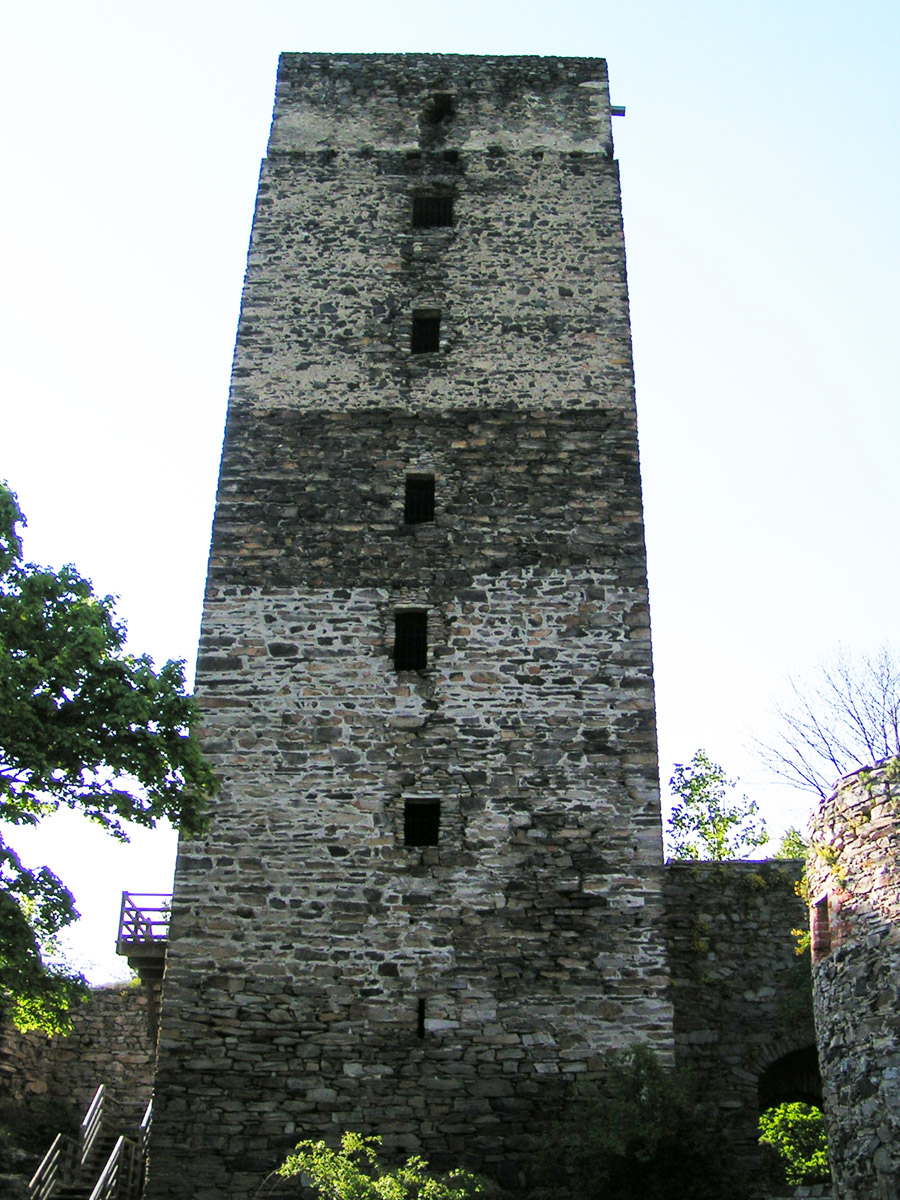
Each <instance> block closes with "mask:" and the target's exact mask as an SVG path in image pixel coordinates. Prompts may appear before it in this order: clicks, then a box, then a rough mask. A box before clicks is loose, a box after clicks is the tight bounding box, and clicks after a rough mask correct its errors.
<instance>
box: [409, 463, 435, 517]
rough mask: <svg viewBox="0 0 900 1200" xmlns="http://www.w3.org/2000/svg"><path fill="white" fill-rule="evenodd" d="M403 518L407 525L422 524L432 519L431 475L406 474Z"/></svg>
mask: <svg viewBox="0 0 900 1200" xmlns="http://www.w3.org/2000/svg"><path fill="white" fill-rule="evenodd" d="M403 520H404V522H405V524H407V525H422V524H423V523H424V522H425V521H433V520H434V476H433V475H407V477H406V496H405V498H404V502H403Z"/></svg>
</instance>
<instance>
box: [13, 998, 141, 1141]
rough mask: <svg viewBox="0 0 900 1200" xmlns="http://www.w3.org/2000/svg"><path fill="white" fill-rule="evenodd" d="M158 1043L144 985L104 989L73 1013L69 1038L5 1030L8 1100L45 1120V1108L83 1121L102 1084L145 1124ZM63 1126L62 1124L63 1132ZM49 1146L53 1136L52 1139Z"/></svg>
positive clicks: (128, 1115)
mask: <svg viewBox="0 0 900 1200" xmlns="http://www.w3.org/2000/svg"><path fill="white" fill-rule="evenodd" d="M154 1066H155V1054H154V1048H153V1046H152V1044H151V1040H150V1035H149V1033H148V1030H147V998H146V996H145V994H144V990H143V988H139V987H125V988H122V987H109V988H97V989H95V990H94V991H92V992H91V993H90V996H89V998H88V1000H87V1001H86V1002H85V1003H84V1004H80V1005H79V1006H78V1007H77V1008H76V1009H75V1011H74V1013H73V1030H72V1032H71V1033H70V1034H69V1035H68V1036H66V1037H53V1038H48V1037H46V1036H44V1034H39V1033H28V1034H22V1033H18V1032H16V1030H14V1029H4V1030H3V1031H2V1032H0V1099H2V1102H3V1103H4V1104H8V1105H13V1106H14V1107H15V1110H16V1112H17V1114H18V1117H21V1114H22V1113H23V1112H27V1113H29V1114H31V1115H32V1117H33V1119H34V1120H35V1121H36V1122H43V1120H44V1114H45V1112H47V1111H49V1112H52V1114H53V1118H54V1119H56V1118H57V1117H59V1118H60V1119H62V1120H64V1121H66V1122H67V1123H68V1132H71V1131H72V1130H73V1129H74V1128H76V1127H77V1125H78V1123H79V1121H80V1120H81V1118H82V1117H83V1116H84V1113H85V1111H86V1109H87V1106H88V1104H89V1103H90V1101H91V1098H92V1096H93V1095H94V1092H95V1091H96V1090H97V1087H98V1086H99V1084H101V1083H105V1084H106V1086H107V1093H108V1095H109V1097H110V1099H111V1101H112V1102H113V1103H115V1104H116V1105H117V1106H118V1110H119V1111H120V1112H121V1114H122V1118H123V1121H124V1127H125V1128H128V1129H130V1128H132V1127H133V1128H134V1130H135V1131H136V1130H137V1127H138V1125H139V1124H140V1120H141V1117H142V1116H143V1113H144V1109H145V1108H146V1107H147V1102H148V1101H149V1099H150V1096H151V1093H152V1090H153V1070H154ZM60 1131H61V1130H56V1132H60ZM48 1148H49V1142H48Z"/></svg>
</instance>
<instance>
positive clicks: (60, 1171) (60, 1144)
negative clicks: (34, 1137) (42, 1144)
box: [28, 1133, 78, 1200]
mask: <svg viewBox="0 0 900 1200" xmlns="http://www.w3.org/2000/svg"><path fill="white" fill-rule="evenodd" d="M77 1156H78V1143H77V1142H76V1141H75V1139H74V1138H71V1137H68V1136H67V1135H66V1134H64V1133H58V1134H57V1135H56V1137H55V1138H54V1139H53V1145H52V1146H51V1147H50V1149H49V1150H48V1151H47V1153H46V1154H45V1155H44V1157H43V1158H42V1159H41V1163H40V1166H39V1167H38V1169H37V1170H36V1171H35V1173H34V1175H33V1176H32V1177H31V1181H30V1183H29V1184H28V1195H29V1197H30V1200H48V1197H50V1196H51V1195H52V1194H53V1191H54V1189H55V1187H56V1186H57V1184H58V1183H62V1182H64V1181H67V1180H68V1179H70V1178H71V1176H72V1174H73V1170H72V1167H73V1164H74V1162H75V1159H76V1158H77Z"/></svg>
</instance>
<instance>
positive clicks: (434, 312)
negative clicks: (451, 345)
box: [409, 308, 441, 354]
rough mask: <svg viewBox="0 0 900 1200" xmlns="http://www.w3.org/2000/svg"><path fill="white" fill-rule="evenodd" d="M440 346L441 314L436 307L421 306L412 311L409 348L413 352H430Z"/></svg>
mask: <svg viewBox="0 0 900 1200" xmlns="http://www.w3.org/2000/svg"><path fill="white" fill-rule="evenodd" d="M440 347H441V314H440V311H439V310H438V309H434V308H421V309H418V310H417V311H416V312H414V313H413V317H412V336H411V338H410V347H409V348H410V350H411V351H412V353H413V354H431V353H433V352H434V351H435V350H439V349H440Z"/></svg>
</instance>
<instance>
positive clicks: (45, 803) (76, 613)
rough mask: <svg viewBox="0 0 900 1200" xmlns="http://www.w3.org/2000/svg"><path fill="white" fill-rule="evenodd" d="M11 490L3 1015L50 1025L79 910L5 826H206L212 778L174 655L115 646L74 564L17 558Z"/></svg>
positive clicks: (0, 514)
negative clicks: (62, 951) (159, 660)
mask: <svg viewBox="0 0 900 1200" xmlns="http://www.w3.org/2000/svg"><path fill="white" fill-rule="evenodd" d="M24 523H25V521H24V518H23V516H22V513H21V510H20V509H19V505H18V501H17V499H16V496H15V494H14V493H13V492H12V491H10V489H9V488H8V487H7V486H6V485H5V484H0V1019H9V1018H12V1020H13V1021H14V1022H15V1024H16V1025H17V1026H18V1027H19V1028H20V1029H42V1030H44V1031H45V1032H47V1033H52V1032H55V1031H58V1030H61V1029H65V1028H66V1027H67V1025H68V1016H67V1013H68V1010H69V1007H70V1005H71V1003H72V1001H73V1000H74V999H75V998H76V997H77V996H78V994H79V993H80V992H81V991H83V989H84V981H83V979H82V978H81V977H80V976H77V975H75V974H73V973H72V972H70V971H68V970H67V969H66V967H65V965H64V964H63V963H62V962H61V961H60V959H59V956H58V954H57V952H56V939H57V937H58V935H59V933H60V932H61V931H62V930H63V929H64V928H65V927H66V926H67V925H69V924H70V923H71V922H72V921H74V920H75V919H76V918H77V916H78V914H77V912H76V910H75V905H74V901H73V898H72V894H71V893H70V892H69V890H68V889H67V888H66V887H65V886H64V884H63V883H62V882H61V880H60V879H58V878H57V876H56V875H54V874H53V872H52V871H50V870H48V869H47V867H40V868H38V869H33V868H29V867H27V866H25V865H24V864H23V863H22V861H21V860H20V858H19V856H18V855H17V854H16V853H15V851H14V850H13V849H12V847H11V846H10V845H9V844H8V843H7V841H6V840H5V839H4V838H3V836H2V826H3V825H6V826H15V825H20V826H21V825H37V824H38V823H39V822H40V821H41V820H42V819H43V818H44V817H46V816H48V815H49V814H50V813H53V812H55V811H56V810H57V809H58V808H60V807H61V806H65V807H68V808H71V809H75V810H78V811H80V812H82V813H84V814H85V816H87V817H88V818H89V819H90V820H92V821H95V822H96V823H97V824H99V825H101V826H103V828H105V829H106V830H107V831H108V832H109V833H110V834H111V835H112V836H113V837H115V838H118V839H120V840H122V841H127V840H128V834H127V828H126V823H127V822H129V821H133V822H136V823H137V824H139V825H144V826H147V827H149V828H153V827H154V826H155V824H156V822H157V821H158V820H159V819H160V818H162V817H167V818H169V819H170V820H172V821H173V822H175V823H177V824H179V825H180V826H181V828H182V829H183V830H185V831H187V832H188V833H193V832H196V831H197V830H198V829H199V828H200V827H201V824H202V820H203V811H204V801H205V799H206V798H207V797H209V796H210V795H212V794H213V792H214V791H215V780H214V777H213V774H212V772H211V770H210V768H209V767H208V765H207V764H206V763H205V761H204V760H203V758H202V756H201V754H200V750H199V748H198V746H197V744H196V742H195V741H193V740H192V739H191V737H190V725H191V720H192V718H193V715H194V709H193V703H192V700H191V698H190V697H189V696H188V695H187V694H186V693H185V686H184V664H183V663H182V662H167V663H166V664H165V666H163V667H162V668H161V670H159V671H158V672H157V671H155V670H154V668H153V664H152V662H151V660H150V659H149V658H147V657H146V656H135V655H132V654H128V653H126V651H125V648H124V646H125V636H126V630H125V626H124V624H123V623H122V622H121V621H120V620H118V619H117V617H116V615H115V611H114V606H113V600H112V597H110V596H97V595H95V594H94V590H93V588H92V586H91V583H90V581H89V580H87V579H85V578H84V577H83V576H81V575H79V573H78V572H77V571H76V570H75V568H74V567H72V566H64V567H62V568H61V569H59V570H56V571H55V570H52V569H50V568H48V567H41V566H38V565H36V564H35V563H29V562H26V561H24V559H23V556H22V540H21V537H20V534H19V529H18V527H19V526H20V525H24Z"/></svg>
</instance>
